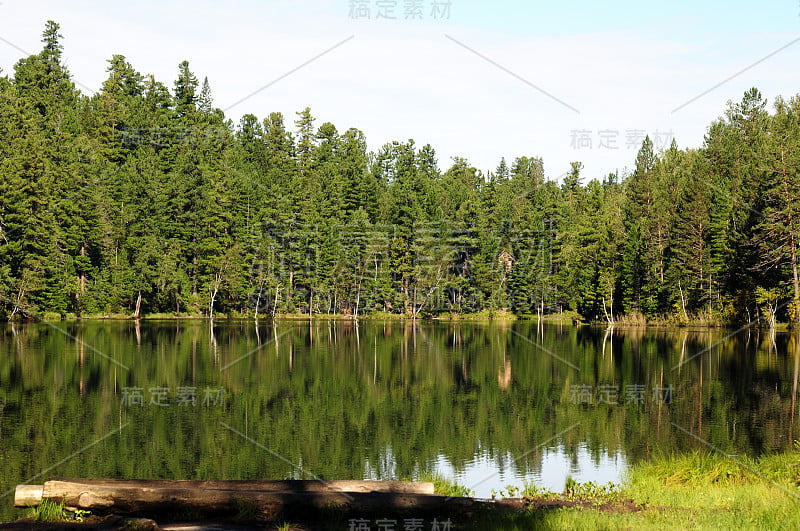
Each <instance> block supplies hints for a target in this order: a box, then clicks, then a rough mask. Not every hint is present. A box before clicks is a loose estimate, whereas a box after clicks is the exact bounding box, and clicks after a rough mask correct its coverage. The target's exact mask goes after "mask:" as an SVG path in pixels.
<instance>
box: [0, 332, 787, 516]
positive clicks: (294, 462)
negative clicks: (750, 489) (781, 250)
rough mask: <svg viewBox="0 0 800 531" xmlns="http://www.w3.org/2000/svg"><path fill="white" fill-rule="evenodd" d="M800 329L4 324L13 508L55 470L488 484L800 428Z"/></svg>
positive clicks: (585, 471)
mask: <svg viewBox="0 0 800 531" xmlns="http://www.w3.org/2000/svg"><path fill="white" fill-rule="evenodd" d="M799 359H800V353H799V352H798V341H797V338H796V336H794V335H790V334H780V333H779V334H777V335H776V337H775V340H774V342H773V340H772V338H771V337H770V335H769V334H767V333H764V332H761V333H759V332H758V331H756V330H749V331H748V330H744V331H741V332H739V333H733V332H731V331H722V330H702V331H688V330H685V329H659V330H647V331H645V330H639V329H627V330H621V329H616V330H613V331H609V330H605V329H603V328H592V327H586V326H584V327H580V328H577V327H572V326H559V325H546V326H544V327H538V326H537V324H536V323H535V322H521V321H520V322H513V323H418V324H416V325H414V324H412V323H407V322H375V321H367V322H361V323H359V324H358V325H356V324H355V323H353V322H345V321H315V322H312V323H309V322H307V321H281V322H277V323H274V324H273V323H267V322H262V323H260V324H258V326H256V325H255V324H254V323H253V322H244V321H216V322H214V324H213V326H211V325H210V323H208V322H207V321H178V322H175V321H147V322H141V323H140V324H136V323H134V322H124V321H110V322H69V323H66V322H65V323H51V324H44V323H38V324H26V325H20V324H16V325H11V324H8V325H2V327H1V328H0V384H1V385H0V494H5V495H6V496H5V497H4V498H3V499H2V500H0V520H3V519H9V518H15V517H18V516H19V512H18V511H14V510H12V509H11V505H12V503H13V502H12V498H13V495H12V494H9V492H13V488H14V486H15V485H17V484H18V483H41V482H43V481H44V480H45V479H47V478H48V477H51V476H60V477H108V478H151V479H155V478H164V479H279V478H304V479H309V478H314V477H318V478H326V479H334V478H337V479H338V478H342V479H344V478H375V479H396V478H399V479H415V478H419V477H420V476H424V475H425V474H429V473H432V472H438V473H439V474H442V475H444V476H446V477H449V478H451V479H454V480H456V481H458V482H459V483H461V484H463V485H465V486H467V487H470V488H471V489H472V490H474V491H475V492H476V494H477V495H479V496H489V495H490V494H491V492H492V490H493V489H494V490H499V489H501V488H504V487H505V486H506V485H509V484H511V485H517V486H521V485H523V483H526V482H527V483H534V484H537V485H540V486H546V487H549V488H551V489H554V490H561V489H562V488H563V486H564V482H565V480H566V478H567V477H569V476H571V477H573V478H575V479H577V480H579V481H589V480H593V481H599V482H606V481H619V480H620V479H621V477H622V475H623V474H624V471H625V469H626V467H628V466H629V465H630V464H631V463H636V462H637V461H639V460H642V459H647V458H648V457H651V456H656V455H660V454H666V453H672V452H688V451H693V450H697V449H704V450H708V451H719V452H723V453H728V454H737V455H742V454H749V455H758V454H762V453H765V452H776V451H781V450H784V449H787V448H789V447H790V446H791V441H793V440H795V439H798V438H800V434H798V431H800V430H798V427H797V426H796V423H795V413H797V412H798V405H797V403H796V395H797V381H798V360H799Z"/></svg>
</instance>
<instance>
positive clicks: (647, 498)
mask: <svg viewBox="0 0 800 531" xmlns="http://www.w3.org/2000/svg"><path fill="white" fill-rule="evenodd" d="M499 494H500V497H501V498H502V497H504V496H506V495H507V496H523V497H525V498H526V499H527V500H528V501H529V502H533V503H532V504H531V505H529V507H528V509H527V510H526V511H523V512H516V513H502V512H499V511H490V512H485V513H483V514H479V515H477V516H476V518H475V519H474V520H473V521H471V522H470V525H469V527H470V528H472V529H487V530H488V529H500V530H517V529H519V530H523V529H581V530H584V529H586V530H595V529H596V530H600V529H636V530H637V531H643V530H649V529H654V530H655V529H689V528H691V529H693V530H705V529H708V530H712V529H753V530H756V529H758V530H762V529H767V530H771V529H787V530H789V529H800V451H794V452H788V453H784V454H777V455H770V456H765V457H762V458H760V459H748V458H738V457H736V458H734V459H732V458H727V457H725V456H721V455H719V454H709V453H701V452H697V453H692V454H687V455H681V456H675V457H661V458H656V459H654V460H651V461H649V462H646V463H641V464H639V465H636V466H634V467H632V469H631V470H630V471H629V473H628V475H627V477H626V479H625V481H624V483H623V484H622V485H613V484H607V485H599V484H596V483H592V482H589V483H577V482H574V481H570V480H568V481H567V485H566V488H565V489H564V492H561V493H553V492H549V491H547V490H544V489H541V488H538V487H536V486H532V485H527V486H525V487H523V488H521V489H520V488H516V487H507V488H506V489H504V490H501V491H500V493H499ZM554 502H556V503H554ZM548 504H550V506H548ZM537 505H544V506H546V508H542V507H540V508H538V509H534V508H533V507H535V506H537ZM552 505H556V506H555V507H554V508H551V507H552ZM570 505H572V506H570Z"/></svg>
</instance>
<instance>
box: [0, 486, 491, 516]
mask: <svg viewBox="0 0 800 531" xmlns="http://www.w3.org/2000/svg"><path fill="white" fill-rule="evenodd" d="M20 487H21V489H20V491H19V492H18V495H17V499H15V503H20V504H21V505H22V506H30V505H35V504H36V503H38V502H36V498H37V495H38V489H37V488H36V486H30V485H23V486H20ZM23 487H24V488H23ZM39 488H41V489H42V490H41V499H47V500H52V501H55V502H63V503H64V505H65V506H67V507H76V508H80V509H87V510H92V511H98V512H102V511H109V510H113V511H114V512H120V513H132V512H159V511H175V510H176V509H181V510H186V509H190V510H196V511H199V512H203V513H219V512H232V511H237V510H239V509H241V507H242V506H243V505H244V506H247V505H254V506H256V507H258V508H259V509H261V510H267V511H270V512H271V513H273V514H276V513H280V512H282V511H284V510H287V509H295V510H303V511H307V510H323V511H330V510H331V509H340V510H345V511H353V512H360V513H370V514H374V513H379V512H383V511H389V512H414V511H419V512H430V511H442V510H447V509H448V508H455V507H459V508H466V507H470V506H472V505H474V503H475V502H474V500H472V499H471V498H451V497H446V496H436V495H433V494H431V493H432V492H433V484H432V483H419V484H415V483H407V482H382V481H331V482H326V481H272V482H261V481H243V482H228V481H125V480H119V481H115V480H78V481H59V480H53V481H48V482H46V483H45V484H44V486H43V487H39Z"/></svg>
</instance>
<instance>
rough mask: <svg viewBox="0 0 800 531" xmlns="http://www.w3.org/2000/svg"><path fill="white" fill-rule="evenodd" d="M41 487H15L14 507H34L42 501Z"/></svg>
mask: <svg viewBox="0 0 800 531" xmlns="http://www.w3.org/2000/svg"><path fill="white" fill-rule="evenodd" d="M42 490H44V486H43V485H17V488H16V490H15V491H14V507H35V506H37V505H39V502H41V501H42Z"/></svg>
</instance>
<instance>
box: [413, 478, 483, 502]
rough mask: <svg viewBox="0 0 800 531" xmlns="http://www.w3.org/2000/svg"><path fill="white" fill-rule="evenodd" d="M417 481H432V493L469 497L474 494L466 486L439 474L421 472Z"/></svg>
mask: <svg viewBox="0 0 800 531" xmlns="http://www.w3.org/2000/svg"><path fill="white" fill-rule="evenodd" d="M419 481H430V482H431V483H433V493H434V494H438V495H440V496H452V497H454V498H456V497H459V498H461V497H463V498H469V497H472V496H474V495H475V493H474V492H473V491H471V490H469V489H468V488H467V487H464V486H463V485H459V484H458V483H456V482H455V481H453V480H450V479H447V478H445V477H443V476H440V475H439V474H433V473H427V474H422V475H421V476H420V478H419Z"/></svg>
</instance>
